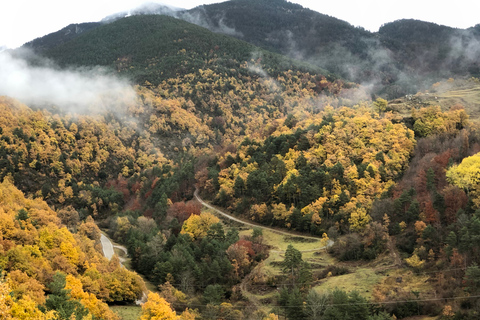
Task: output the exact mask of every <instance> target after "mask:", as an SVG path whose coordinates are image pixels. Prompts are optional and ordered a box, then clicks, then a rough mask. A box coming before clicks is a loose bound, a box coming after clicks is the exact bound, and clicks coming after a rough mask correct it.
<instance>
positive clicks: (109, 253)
mask: <svg viewBox="0 0 480 320" xmlns="http://www.w3.org/2000/svg"><path fill="white" fill-rule="evenodd" d="M100 241H101V242H102V249H103V255H104V256H105V258H107V259H108V260H111V259H112V257H113V255H114V254H115V251H114V250H113V244H112V242H111V241H110V239H108V238H107V237H106V236H105V235H104V234H103V233H102V235H101V236H100Z"/></svg>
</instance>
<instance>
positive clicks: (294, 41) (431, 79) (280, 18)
mask: <svg viewBox="0 0 480 320" xmlns="http://www.w3.org/2000/svg"><path fill="white" fill-rule="evenodd" d="M151 13H158V14H165V15H169V16H172V17H175V18H178V19H180V20H184V21H187V22H190V23H193V24H196V25H198V26H201V27H204V28H207V29H209V30H210V31H213V32H215V33H219V34H225V35H228V36H232V37H235V38H237V39H240V40H243V41H245V42H248V43H250V44H253V45H255V46H258V47H261V48H263V49H266V50H269V51H272V52H276V53H281V54H283V55H285V56H288V57H291V58H294V59H297V60H300V61H304V62H307V63H309V64H312V65H315V66H317V67H320V68H323V69H325V70H328V71H330V72H332V73H335V74H337V75H340V76H341V77H343V78H345V79H348V80H350V81H354V82H357V83H366V84H369V85H373V90H374V93H375V94H380V95H382V96H383V97H384V98H388V99H393V98H398V97H401V96H403V95H405V94H414V93H416V92H417V91H419V90H424V89H427V88H428V87H429V86H430V85H431V84H433V83H435V82H436V81H439V80H441V79H442V78H444V77H450V76H454V77H459V76H460V77H462V76H475V77H478V76H479V67H478V64H479V61H478V56H479V55H478V53H479V50H480V49H479V46H478V42H479V32H478V26H475V27H474V26H472V27H471V28H468V29H454V28H450V27H447V26H442V25H437V24H434V23H429V22H424V21H419V20H413V19H408V20H407V19H403V20H398V21H393V22H391V23H387V24H385V25H384V26H382V27H381V28H380V30H379V31H378V32H369V31H366V30H364V29H363V28H360V27H354V26H352V25H351V24H349V23H348V22H346V21H342V20H340V19H337V18H335V17H330V16H327V15H324V14H322V13H319V12H315V11H312V10H310V9H306V8H303V7H302V6H300V5H298V4H293V3H290V2H288V1H285V0H261V1H258V0H257V1H250V0H232V1H225V2H221V3H216V4H211V5H203V6H199V7H196V8H193V9H191V10H168V9H165V8H163V7H161V6H160V7H159V8H155V7H152V9H148V8H147V9H145V8H142V7H139V8H138V9H137V10H134V11H133V12H132V14H133V15H143V14H151ZM122 16H125V14H120V15H119V17H122ZM135 19H137V18H135ZM112 21H115V22H118V21H117V20H116V18H112V19H107V20H105V21H102V23H91V24H82V25H71V26H68V27H66V28H64V29H62V30H60V31H59V32H56V33H53V34H51V35H48V36H46V37H43V38H39V39H35V41H32V42H30V43H28V44H26V47H30V48H33V49H34V50H36V51H39V52H45V51H47V52H48V51H50V50H52V51H51V52H49V53H46V54H47V56H52V57H54V58H55V59H57V60H58V61H62V62H65V63H69V64H72V63H73V64H91V63H92V62H93V61H95V63H98V64H103V65H106V64H111V63H113V61H114V60H116V59H117V58H120V61H118V63H119V64H121V65H124V64H125V63H126V64H128V65H130V61H129V59H132V58H133V59H134V60H133V62H136V63H138V62H139V61H138V60H137V61H136V60H135V57H132V56H128V55H125V54H123V55H122V51H123V50H124V49H125V48H126V47H130V46H132V48H133V47H134V46H135V47H139V44H140V43H139V42H138V41H148V42H149V43H150V46H149V49H147V50H145V49H146V47H142V48H145V49H142V52H143V53H145V54H147V55H150V56H149V57H147V58H148V59H154V60H155V59H158V58H160V57H158V56H157V55H158V54H159V52H163V51H164V50H167V51H168V50H170V49H172V50H173V49H175V48H176V49H177V50H175V51H174V53H175V52H177V51H178V50H181V49H186V50H187V53H188V52H189V51H190V50H189V48H188V47H185V48H184V47H183V46H182V45H181V44H177V45H174V46H173V47H171V46H170V44H169V41H170V40H181V39H182V38H185V39H188V38H190V37H196V38H197V37H199V36H200V35H199V33H198V32H200V31H198V30H197V31H196V32H190V34H185V35H184V36H185V37H179V38H178V39H166V40H168V41H162V39H163V38H162V36H161V35H158V34H156V35H155V34H151V33H150V32H149V33H146V34H143V35H142V36H141V37H138V36H137V37H133V36H131V34H130V36H127V35H128V34H129V32H130V30H129V29H126V28H122V27H118V28H117V27H114V28H112V29H110V31H109V32H108V34H107V35H103V36H101V38H102V39H103V40H105V39H104V36H108V39H109V40H108V41H110V40H112V39H113V38H112V37H116V36H118V33H117V31H118V32H119V33H123V34H125V37H124V39H129V40H127V41H126V42H125V43H115V44H114V45H113V46H111V47H110V49H112V50H103V51H102V52H99V51H98V50H99V46H97V45H99V44H102V45H105V44H104V43H103V42H102V41H103V40H98V39H97V40H94V41H93V42H91V43H88V42H82V41H79V42H76V44H75V45H73V44H72V45H67V46H66V47H63V46H62V45H61V44H63V43H69V42H70V41H71V40H72V39H76V38H77V36H79V35H83V32H87V30H89V29H91V28H92V29H94V28H98V27H100V26H102V25H103V23H108V22H112ZM120 21H123V19H121V20H120ZM144 21H146V20H144ZM167 21H168V20H167ZM172 21H173V20H172ZM149 23H150V24H151V23H153V22H149ZM155 23H156V24H158V21H157V22H155ZM155 23H153V25H155ZM165 23H166V22H165ZM171 23H172V22H169V23H166V24H171ZM178 23H180V22H179V21H178V20H177V23H176V26H177V27H178ZM121 24H124V22H121V23H119V26H120V25H121ZM137 27H140V28H141V26H138V25H137ZM113 29H117V31H114V30H113ZM135 29H136V28H132V30H131V31H134V30H135ZM149 30H152V28H150V29H149ZM186 30H189V29H188V28H187V29H186ZM186 30H184V31H186ZM93 31H95V30H93ZM137 31H138V29H137ZM176 34H178V33H176ZM144 36H145V38H144ZM154 39H155V40H154ZM99 41H100V42H99ZM220 43H222V45H221V44H220ZM195 44H196V46H194V47H191V48H190V49H193V51H195V49H196V48H202V49H203V48H204V45H206V46H208V48H206V49H207V50H203V51H201V52H202V54H201V55H195V56H190V55H189V57H190V58H192V59H193V61H189V62H188V63H187V64H186V65H185V66H183V67H182V69H188V70H191V69H189V68H190V67H192V68H195V67H201V64H202V62H201V61H199V60H205V57H204V56H203V54H204V53H206V52H208V51H209V50H211V49H212V48H213V47H217V46H218V49H215V51H218V50H219V51H218V52H216V53H217V54H218V56H219V57H221V54H225V52H227V55H229V54H234V58H235V59H237V60H244V59H247V57H245V56H242V57H241V58H240V56H239V55H243V54H245V53H247V54H250V52H249V50H250V51H251V49H247V48H246V47H245V45H241V46H242V47H244V49H245V50H246V51H244V50H242V49H239V48H233V47H229V48H228V49H227V48H226V47H225V44H224V43H223V41H221V42H218V41H217V43H213V44H212V43H211V41H205V40H199V41H198V42H196V43H195ZM238 44H239V43H237V45H238ZM165 45H168V46H169V48H168V49H166V47H165ZM58 46H60V47H59V48H56V47H58ZM140 47H141V46H140ZM60 48H61V49H60ZM231 49H233V50H231ZM150 50H153V52H154V53H153V54H152V52H150ZM63 51H65V53H68V56H69V57H71V58H68V59H67V58H66V57H62V56H63V54H62V52H63ZM87 52H90V53H89V54H90V55H93V56H94V57H92V56H90V57H89V58H86V57H83V58H82V59H81V60H78V54H81V55H85V54H87ZM107 52H110V54H113V55H116V56H114V57H112V56H110V57H107V56H105V54H106V53H107ZM164 55H165V56H167V55H168V56H170V57H171V55H169V54H167V53H164ZM93 58H94V60H92V59H93ZM112 58H113V59H112ZM85 59H87V60H85ZM124 59H126V60H124ZM75 60H77V61H75ZM142 60H143V62H145V61H146V60H145V59H143V58H142ZM160 61H162V62H159V61H153V63H156V64H158V65H159V66H161V67H162V70H163V69H165V71H164V74H165V75H167V76H170V75H172V74H171V73H170V72H171V70H170V71H169V70H168V69H169V66H170V65H171V63H170V62H171V61H170V60H169V59H163V58H162V59H160ZM164 61H169V62H168V63H164ZM143 62H142V64H141V65H136V66H135V67H136V70H130V71H131V73H132V74H134V75H135V76H136V77H138V79H140V80H143V79H144V78H143V76H141V75H143V74H149V72H148V71H145V70H143V69H144V68H145V67H147V65H145V64H143ZM151 63H152V61H150V62H149V63H148V68H150V67H151ZM139 69H142V70H141V72H140V70H139ZM133 71H135V72H133ZM151 76H152V75H151V74H150V77H151ZM156 77H159V76H158V75H157V76H156ZM150 82H152V81H150Z"/></svg>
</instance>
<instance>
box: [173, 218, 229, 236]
mask: <svg viewBox="0 0 480 320" xmlns="http://www.w3.org/2000/svg"><path fill="white" fill-rule="evenodd" d="M219 222H220V219H218V218H217V217H215V216H214V215H213V214H211V213H210V212H202V213H201V214H200V215H196V214H193V215H191V216H190V218H188V219H187V220H185V222H184V223H183V225H182V231H181V233H186V234H189V235H190V236H191V237H192V239H201V238H203V237H205V236H206V235H207V232H208V230H209V229H210V227H211V226H212V225H214V224H216V223H219Z"/></svg>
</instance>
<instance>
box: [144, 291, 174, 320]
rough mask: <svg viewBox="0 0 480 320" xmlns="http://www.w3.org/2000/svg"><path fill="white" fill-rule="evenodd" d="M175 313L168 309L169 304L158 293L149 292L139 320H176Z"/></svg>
mask: <svg viewBox="0 0 480 320" xmlns="http://www.w3.org/2000/svg"><path fill="white" fill-rule="evenodd" d="M176 319H178V317H177V315H176V312H175V311H173V310H172V309H171V308H170V304H169V303H168V302H167V301H165V299H163V298H161V297H160V296H159V295H158V293H154V292H150V293H149V294H148V300H147V302H145V303H144V304H143V306H142V315H141V317H140V320H176Z"/></svg>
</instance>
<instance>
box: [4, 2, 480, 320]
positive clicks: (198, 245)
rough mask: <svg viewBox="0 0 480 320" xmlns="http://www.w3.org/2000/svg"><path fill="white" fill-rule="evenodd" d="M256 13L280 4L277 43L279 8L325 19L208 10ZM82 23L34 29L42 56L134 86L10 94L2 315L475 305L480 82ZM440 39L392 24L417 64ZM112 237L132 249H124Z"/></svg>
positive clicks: (370, 311) (188, 315)
mask: <svg viewBox="0 0 480 320" xmlns="http://www.w3.org/2000/svg"><path fill="white" fill-rule="evenodd" d="M247 5H250V6H252V7H255V6H260V7H262V8H263V7H265V8H270V9H271V10H270V15H269V17H270V19H264V20H262V21H260V20H255V21H257V22H258V23H259V26H258V27H259V32H258V33H257V34H256V36H257V37H258V39H257V40H258V41H257V42H259V43H256V42H255V41H250V40H251V39H250V40H249V41H250V42H253V43H254V44H258V45H261V43H260V42H261V41H260V40H261V39H263V38H262V34H263V33H265V32H270V31H269V30H271V29H272V28H275V24H274V23H273V22H274V21H275V20H276V17H282V19H280V20H279V21H282V23H283V24H285V25H289V24H292V25H293V24H294V22H295V21H296V19H298V15H299V14H309V15H311V17H312V19H314V18H315V17H316V16H315V13H313V12H310V11H308V10H306V9H303V8H302V7H300V6H298V5H294V4H291V3H287V2H285V1H279V0H275V1H271V0H270V1H259V2H252V1H247V0H237V1H229V2H226V3H223V4H218V5H212V6H205V7H204V11H203V14H204V15H206V16H215V17H218V16H219V15H220V14H221V12H224V10H227V11H225V12H231V13H229V14H228V15H226V16H225V19H226V20H225V21H226V22H228V21H230V20H228V19H233V18H234V15H232V13H235V12H237V13H238V12H243V11H242V10H246V9H245V8H246V6H247ZM231 6H234V8H236V9H235V10H237V11H235V10H233V11H228V10H230V9H228V8H229V7H231ZM265 8H263V9H262V10H266V9H265ZM262 10H259V11H258V12H259V13H261V12H262ZM184 14H185V13H184ZM242 14H247V13H242ZM251 17H254V16H253V15H252V16H251ZM185 19H186V18H185ZM325 19H326V18H325ZM212 21H213V20H212ZM279 21H277V23H279ZM326 21H327V22H328V23H327V22H325V23H326V24H325V25H323V27H322V26H321V24H318V25H317V26H318V28H320V29H322V28H326V29H329V30H337V29H336V28H337V27H335V25H338V28H339V29H341V28H344V29H345V30H344V31H343V32H344V33H342V32H340V31H339V32H340V33H342V34H347V33H348V30H350V29H349V28H350V27H351V26H350V25H348V24H346V23H343V22H341V21H340V20H336V19H334V18H331V17H328V19H327V20H326ZM243 22H244V23H245V28H247V26H250V27H252V26H254V25H253V24H251V23H250V20H248V19H245V20H244V21H243ZM212 23H213V22H212ZM216 26H217V27H220V25H216ZM237 26H240V25H237ZM74 27H75V26H69V27H68V28H67V29H65V30H63V31H62V32H67V33H68V34H69V35H70V36H69V37H68V38H66V39H63V36H62V32H60V33H56V34H52V35H50V36H49V37H46V38H44V39H43V40H42V41H43V42H42V41H41V39H37V40H35V41H34V42H31V43H30V46H32V47H34V48H36V50H37V51H38V52H41V53H42V55H43V56H42V57H38V56H35V59H32V60H30V61H28V62H26V65H31V66H35V65H37V64H39V63H40V64H41V63H42V62H41V61H42V59H45V58H49V59H52V60H50V62H49V63H52V64H53V63H56V64H58V68H61V67H66V68H71V69H72V68H75V67H78V66H87V67H92V66H96V65H102V66H103V67H105V68H106V69H107V70H109V72H110V73H112V74H113V73H114V74H116V75H117V76H118V77H121V78H122V79H125V78H127V79H129V80H130V81H131V83H132V87H133V91H134V92H135V97H134V98H133V99H132V100H131V101H122V103H119V101H112V102H111V105H109V106H107V108H104V107H105V106H102V108H100V105H96V104H95V103H94V102H92V104H93V105H91V106H90V107H91V108H92V109H93V110H95V109H99V110H101V111H98V110H97V112H87V111H86V110H78V112H72V110H74V108H71V107H69V106H62V105H55V104H52V103H48V102H45V101H41V102H40V101H39V102H38V103H28V105H27V104H25V103H23V102H22V101H20V100H21V99H18V100H17V99H16V98H15V97H8V96H0V271H1V273H0V316H1V317H2V319H3V318H5V319H85V320H88V319H136V318H139V319H142V320H149V319H271V320H275V319H280V318H286V319H329V320H334V319H338V320H340V319H365V320H387V319H403V318H409V317H418V319H423V318H421V317H422V316H424V317H436V319H442V320H443V319H476V318H478V313H479V312H480V309H479V304H480V300H479V292H480V284H479V283H480V282H479V277H480V270H479V267H478V264H479V263H480V254H479V252H478V247H479V243H477V242H476V241H477V240H478V239H480V238H479V237H480V187H479V178H480V177H479V174H478V172H479V164H480V157H479V154H480V135H479V129H480V127H479V125H478V110H477V109H478V94H479V92H480V86H479V83H480V80H478V79H476V78H471V77H470V75H471V71H472V70H471V69H468V68H466V69H465V68H464V67H465V66H466V65H463V64H461V63H459V64H457V66H458V69H456V71H455V72H458V73H462V74H463V75H464V76H465V77H464V78H462V79H454V78H450V79H448V80H444V81H439V82H436V83H434V84H433V85H432V86H429V87H428V90H425V91H422V92H418V93H417V94H412V95H408V96H405V97H402V98H397V99H395V100H390V101H388V100H385V99H383V98H381V97H379V96H376V95H375V94H372V93H371V92H368V91H367V90H366V89H365V87H364V86H361V85H358V84H356V83H353V82H349V81H347V80H344V79H342V78H341V77H340V76H337V75H335V74H332V73H330V72H327V71H325V70H323V69H321V68H319V67H318V66H315V65H312V64H308V63H305V62H299V61H296V60H292V59H290V58H287V57H285V56H282V55H280V54H278V52H282V50H283V49H282V48H281V47H275V46H273V45H272V44H269V46H270V47H269V46H265V45H262V46H263V47H265V48H269V49H272V50H274V51H277V53H271V52H268V51H265V49H260V48H258V47H255V46H254V45H253V44H248V43H247V42H244V41H242V40H238V39H235V38H231V37H229V36H227V35H220V34H218V33H213V32H211V31H208V30H207V29H204V28H201V27H199V26H196V25H194V24H190V23H187V22H185V21H183V20H179V19H175V18H173V17H167V16H161V15H134V16H131V17H127V18H123V19H117V20H115V21H113V22H110V23H99V24H85V25H83V27H84V29H83V30H80V31H78V30H77V31H78V32H75V35H73V34H70V33H71V32H73V29H72V28H74ZM303 27H305V26H304V25H302V28H303ZM412 28H413V29H412ZM424 28H426V29H427V31H425V30H423V29H424ZM245 30H247V29H245ZM245 30H244V31H241V32H242V33H243V32H245V33H244V37H245V38H248V32H247V31H248V30H247V31H245ZM265 30H266V31H265ZM402 30H403V31H402ZM417 31H418V32H417ZM250 32H253V31H250ZM356 32H358V33H359V34H364V35H365V36H368V34H369V33H368V32H366V31H365V30H360V29H356ZM425 32H429V33H430V38H429V39H430V40H431V39H437V40H438V39H443V38H444V37H446V36H447V35H448V34H449V32H450V31H449V30H447V29H445V28H443V27H441V26H436V25H429V24H428V25H427V24H424V23H422V22H414V21H397V22H394V23H392V24H387V25H385V26H384V27H382V29H381V30H380V34H388V39H389V40H388V41H386V40H385V43H387V45H388V46H391V47H392V48H393V47H395V46H400V45H399V43H403V41H406V40H405V38H408V37H410V38H409V40H408V39H407V40H408V41H411V42H412V43H417V44H420V43H422V44H423V45H424V46H425V48H423V49H422V48H421V47H420V46H416V47H415V49H412V51H409V52H406V53H405V52H404V53H405V54H404V53H398V52H397V54H398V58H399V59H400V60H401V59H404V62H405V63H407V62H411V56H410V55H411V54H416V53H418V52H420V50H426V51H427V52H433V51H434V50H433V51H432V50H431V46H433V44H432V43H433V42H435V43H436V40H435V41H434V40H432V41H433V42H432V43H429V41H430V40H429V39H424V38H422V37H423V35H424V34H425ZM310 36H311V37H314V36H313V35H310ZM306 38H308V37H307V36H306ZM331 38H332V39H337V38H335V32H333V33H332V35H331ZM354 38H355V37H354ZM354 38H351V39H350V40H352V41H353V42H351V43H350V44H351V46H352V48H351V49H352V50H357V49H358V48H357V49H355V48H356V45H357V44H355V41H356V40H355V39H356V38H355V39H354ZM384 39H386V38H384ZM244 40H248V39H244ZM300 40H301V39H300V38H299V41H300ZM323 40H324V41H327V40H328V39H326V40H325V39H323ZM347 40H348V39H343V40H342V41H344V43H346V44H349V42H348V41H347ZM354 40H355V41H354ZM463 40H465V41H467V40H468V39H467V38H463ZM332 41H333V40H332ZM382 41H383V40H382ZM327 42H328V41H327ZM350 44H349V45H350ZM279 45H280V44H279ZM358 45H359V44H358ZM439 45H440V46H441V44H439ZM442 48H443V47H442ZM360 49H361V48H360ZM360 49H358V50H359V51H358V54H359V57H361V56H362V52H361V50H360ZM312 50H313V49H312ZM362 50H363V49H362ZM442 50H447V51H448V48H443V49H442ZM442 50H440V51H442ZM442 52H443V51H442ZM437 53H438V52H437ZM9 54H12V55H14V56H15V55H16V56H17V57H20V56H22V57H25V56H24V53H22V51H17V52H14V53H9ZM435 54H436V53H435ZM27 57H28V56H27ZM365 59H366V60H365V61H368V57H365ZM53 61H54V62H53ZM442 61H443V60H442ZM444 62H445V61H444ZM440 63H443V62H440ZM437 67H438V65H431V69H435V68H437ZM443 67H444V68H448V66H447V65H443ZM367 69H368V68H367ZM367 69H365V70H367ZM439 76H445V74H442V75H439ZM412 81H413V80H412ZM392 83H393V82H392ZM383 96H384V97H385V98H388V96H389V95H388V94H385V95H383ZM119 100H121V98H119ZM194 194H198V195H199V196H200V197H201V198H203V199H204V200H205V201H207V202H209V203H210V204H212V205H214V206H215V208H217V210H218V209H221V210H223V211H224V212H227V213H228V214H230V215H232V216H234V217H235V218H237V219H238V220H240V221H244V222H248V223H251V224H242V223H239V222H238V221H237V222H232V221H229V220H226V219H225V218H224V216H221V215H219V214H217V213H218V211H215V210H212V209H209V210H207V209H206V208H204V207H202V205H201V204H200V202H199V201H197V200H195V196H194ZM267 227H268V228H267ZM105 236H107V237H108V238H110V239H112V240H113V241H114V242H115V243H116V244H115V247H116V248H117V249H118V248H123V247H124V248H125V251H126V253H124V252H123V251H122V250H119V251H118V250H117V251H116V252H115V254H114V256H113V258H112V259H110V260H109V259H107V258H105V257H104V254H103V250H102V248H103V246H104V244H102V241H101V239H103V238H104V237H105ZM136 303H139V304H141V305H142V306H141V307H136V306H135V304H136ZM120 307H125V308H131V309H132V310H135V311H134V312H135V315H134V316H132V315H130V316H127V315H125V314H122V313H121V312H120V311H118V310H120V309H119V308H120ZM129 310H130V309H129ZM129 317H130V318H129Z"/></svg>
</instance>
